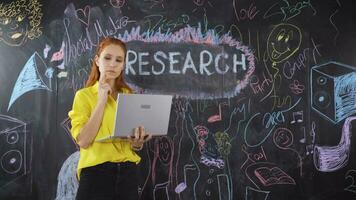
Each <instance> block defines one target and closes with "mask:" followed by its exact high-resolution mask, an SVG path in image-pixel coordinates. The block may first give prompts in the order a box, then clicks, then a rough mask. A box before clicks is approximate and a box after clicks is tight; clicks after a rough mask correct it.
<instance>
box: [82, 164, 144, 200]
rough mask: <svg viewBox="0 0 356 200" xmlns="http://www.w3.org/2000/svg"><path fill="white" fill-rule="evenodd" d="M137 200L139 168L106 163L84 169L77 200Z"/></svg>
mask: <svg viewBox="0 0 356 200" xmlns="http://www.w3.org/2000/svg"><path fill="white" fill-rule="evenodd" d="M118 199H120V200H121V199H122V200H129V199H130V200H137V199H138V180H137V166H136V164H135V163H132V162H122V163H111V162H106V163H103V164H99V165H96V166H93V167H88V168H84V169H82V171H81V173H80V181H79V188H78V192H77V197H76V200H118Z"/></svg>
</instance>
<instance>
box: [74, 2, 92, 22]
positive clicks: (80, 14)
mask: <svg viewBox="0 0 356 200" xmlns="http://www.w3.org/2000/svg"><path fill="white" fill-rule="evenodd" d="M76 13H77V18H78V19H79V21H80V22H82V23H83V24H85V25H86V26H89V19H90V18H89V17H90V6H85V7H84V9H78V10H76Z"/></svg>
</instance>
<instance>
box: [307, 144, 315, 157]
mask: <svg viewBox="0 0 356 200" xmlns="http://www.w3.org/2000/svg"><path fill="white" fill-rule="evenodd" d="M305 150H306V154H307V155H309V154H313V153H314V145H307V146H305Z"/></svg>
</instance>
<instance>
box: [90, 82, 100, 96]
mask: <svg viewBox="0 0 356 200" xmlns="http://www.w3.org/2000/svg"><path fill="white" fill-rule="evenodd" d="M90 89H91V91H92V92H93V93H94V94H97V93H98V89H99V82H98V81H96V82H95V84H94V85H93V86H91V88H90Z"/></svg>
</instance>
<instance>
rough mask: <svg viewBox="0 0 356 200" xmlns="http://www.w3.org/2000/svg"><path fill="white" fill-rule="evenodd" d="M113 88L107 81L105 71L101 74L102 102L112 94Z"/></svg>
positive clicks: (99, 95) (100, 92)
mask: <svg viewBox="0 0 356 200" xmlns="http://www.w3.org/2000/svg"><path fill="white" fill-rule="evenodd" d="M111 92H112V90H111V87H110V84H109V83H108V81H107V77H106V74H105V73H102V74H100V78H99V87H98V101H99V102H101V103H106V101H107V99H108V96H109V95H110V94H111Z"/></svg>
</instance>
